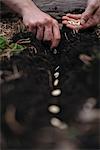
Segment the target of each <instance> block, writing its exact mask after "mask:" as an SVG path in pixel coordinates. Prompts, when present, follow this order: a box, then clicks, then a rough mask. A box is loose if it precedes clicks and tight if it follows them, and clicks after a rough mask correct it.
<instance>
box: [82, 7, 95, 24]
mask: <svg viewBox="0 0 100 150" xmlns="http://www.w3.org/2000/svg"><path fill="white" fill-rule="evenodd" d="M94 10H95V6H92V5H88V6H87V8H86V10H85V12H83V14H82V17H81V24H82V25H84V24H85V23H86V22H87V21H88V20H89V18H90V17H91V15H92V14H93V12H94Z"/></svg>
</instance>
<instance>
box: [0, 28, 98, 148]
mask: <svg viewBox="0 0 100 150" xmlns="http://www.w3.org/2000/svg"><path fill="white" fill-rule="evenodd" d="M65 33H66V34H67V37H68V39H66V37H65ZM61 35H62V40H61V42H60V44H59V46H58V48H57V49H56V50H57V54H55V49H52V50H51V49H50V46H49V44H48V43H43V42H39V41H37V40H36V39H35V38H33V35H32V33H26V32H25V33H18V34H17V35H14V36H13V38H12V40H11V42H17V41H18V40H19V39H23V38H24V39H25V38H30V40H31V43H30V45H29V48H27V49H25V50H24V51H23V52H22V53H20V54H18V55H14V56H12V57H11V58H10V59H7V58H4V59H3V60H1V62H0V67H1V70H2V72H1V81H2V82H1V93H2V96H1V105H2V107H1V117H2V118H1V123H2V124H1V127H2V128H1V129H2V138H3V139H4V141H3V142H2V143H5V144H2V146H4V145H5V146H4V149H7V148H8V149H11V148H12V149H13V150H17V149H36V148H38V149H41V150H47V149H57V146H59V144H60V143H61V142H62V141H63V136H62V133H63V131H56V129H55V128H53V127H52V126H51V124H50V118H51V117H53V116H55V117H58V118H60V119H61V120H62V121H64V122H66V123H67V124H68V125H69V127H70V126H74V124H75V123H77V121H78V114H79V112H80V110H81V109H82V107H83V105H84V104H85V102H86V101H87V99H88V98H90V97H94V98H95V99H96V100H97V104H96V106H95V108H96V109H98V108H99V99H100V95H99V81H100V80H99V63H100V57H99V56H100V41H99V39H98V37H97V35H96V33H95V29H94V28H92V29H88V30H84V31H80V32H79V33H76V34H75V35H74V34H73V32H72V30H70V29H67V28H66V27H63V29H62V31H61ZM31 46H33V47H35V48H36V49H37V53H36V52H35V51H34V48H32V47H31ZM80 54H86V55H88V56H94V60H93V61H92V62H91V64H90V65H86V64H84V63H83V62H82V61H81V60H80V59H79V55H80ZM14 66H16V67H17V69H18V72H19V74H21V77H19V78H17V79H16V78H15V79H14V78H13V79H12V76H13V75H14ZM57 66H59V68H58V70H57V71H59V73H60V76H59V81H60V83H59V85H58V87H57V88H60V89H61V90H62V94H61V95H60V96H58V97H53V96H52V95H51V91H52V90H53V89H54V88H55V87H53V82H54V75H53V74H54V73H55V68H56V67H57ZM8 79H9V81H8ZM50 104H57V105H59V106H60V107H61V112H60V113H59V114H58V115H52V114H50V113H49V112H48V106H49V105H50ZM10 105H13V106H14V107H15V108H16V116H15V117H16V120H17V121H18V122H19V123H20V124H22V126H23V127H25V131H24V132H23V133H22V134H21V135H20V134H19V135H18V134H17V133H14V132H13V131H12V130H11V129H10V128H9V126H8V125H7V124H6V122H5V119H4V114H5V112H6V110H7V107H8V106H10ZM94 124H95V125H94V126H97V123H94ZM43 128H47V131H46V133H45V131H44V132H43V131H42V129H43ZM59 130H60V129H59ZM98 130H99V128H98V127H95V130H94V128H93V130H92V131H90V132H86V133H85V134H82V133H80V134H79V137H77V138H76V137H75V141H76V145H78V147H80V148H83V149H91V150H92V149H96V148H97V149H99V135H98V134H99V133H98ZM42 132H43V133H42ZM59 132H61V133H59ZM73 134H74V133H73ZM42 139H45V140H44V141H45V142H44V141H43V140H42ZM58 139H60V140H58ZM64 140H65V138H64ZM41 141H42V142H41ZM77 143H78V144H77Z"/></svg>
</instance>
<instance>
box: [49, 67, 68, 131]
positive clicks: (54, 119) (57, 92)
mask: <svg viewBox="0 0 100 150" xmlns="http://www.w3.org/2000/svg"><path fill="white" fill-rule="evenodd" d="M58 69H59V66H58V67H56V69H55V73H54V83H53V86H54V87H57V86H58V84H59V79H58V78H59V76H60V73H59V72H58ZM51 95H52V96H54V97H57V96H60V95H61V89H59V88H56V89H55V90H53V91H51ZM48 111H49V112H50V113H52V115H55V114H58V113H59V112H60V111H61V108H60V107H59V106H58V105H57V104H56V105H55V104H51V105H50V106H49V107H48ZM50 123H51V125H52V126H54V127H56V128H59V129H66V128H67V124H66V123H64V122H62V121H61V120H60V119H59V118H57V117H52V118H51V120H50Z"/></svg>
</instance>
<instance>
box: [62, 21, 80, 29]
mask: <svg viewBox="0 0 100 150" xmlns="http://www.w3.org/2000/svg"><path fill="white" fill-rule="evenodd" d="M62 24H64V25H66V27H68V28H70V29H73V30H76V29H78V30H79V29H81V28H82V26H81V25H79V26H75V25H74V24H69V23H68V21H66V20H64V21H62Z"/></svg>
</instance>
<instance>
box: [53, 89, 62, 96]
mask: <svg viewBox="0 0 100 150" xmlns="http://www.w3.org/2000/svg"><path fill="white" fill-rule="evenodd" d="M51 94H52V96H59V95H60V94H61V90H60V89H56V90H53V91H52V92H51Z"/></svg>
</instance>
